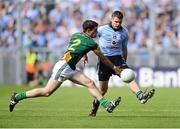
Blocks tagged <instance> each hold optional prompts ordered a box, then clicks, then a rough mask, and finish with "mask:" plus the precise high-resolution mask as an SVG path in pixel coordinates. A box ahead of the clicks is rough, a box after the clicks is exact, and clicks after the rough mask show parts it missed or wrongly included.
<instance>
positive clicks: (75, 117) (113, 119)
mask: <svg viewBox="0 0 180 129" xmlns="http://www.w3.org/2000/svg"><path fill="white" fill-rule="evenodd" d="M29 89H30V88H28V87H14V86H12V87H0V128H21V127H26V128H121V127H123V128H152V127H153V128H177V127H180V89H178V88H174V89H171V88H159V89H156V94H155V96H154V97H153V98H152V100H150V101H149V102H148V103H147V104H145V105H142V104H140V103H139V102H138V101H137V99H136V97H135V95H134V94H132V93H131V91H130V90H129V89H128V88H109V92H108V93H107V95H106V98H108V99H113V98H115V97H116V96H119V95H120V96H121V97H122V103H121V104H120V105H119V107H118V108H117V109H116V110H115V111H114V113H112V114H109V113H107V112H106V111H105V110H104V109H103V108H100V110H99V112H98V114H97V117H95V118H93V117H88V116H87V115H88V113H89V111H90V107H91V102H92V97H91V96H90V94H89V93H88V91H87V89H86V88H78V87H71V88H68V87H63V88H60V89H58V90H57V91H56V92H55V93H54V94H53V95H52V96H50V97H48V98H34V99H28V100H27V99H26V100H24V101H22V102H20V103H19V104H18V105H17V106H16V107H15V110H14V112H12V113H10V112H9V111H8V110H9V109H8V105H9V99H10V94H11V93H12V92H20V91H24V90H29Z"/></svg>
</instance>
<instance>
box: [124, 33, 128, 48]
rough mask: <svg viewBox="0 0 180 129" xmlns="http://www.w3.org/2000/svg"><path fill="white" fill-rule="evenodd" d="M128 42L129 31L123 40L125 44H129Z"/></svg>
mask: <svg viewBox="0 0 180 129" xmlns="http://www.w3.org/2000/svg"><path fill="white" fill-rule="evenodd" d="M127 44H128V33H126V36H125V38H124V40H123V46H127Z"/></svg>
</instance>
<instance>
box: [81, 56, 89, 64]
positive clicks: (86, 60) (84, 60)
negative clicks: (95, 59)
mask: <svg viewBox="0 0 180 129" xmlns="http://www.w3.org/2000/svg"><path fill="white" fill-rule="evenodd" d="M82 60H83V62H84V64H87V63H88V56H87V55H84V56H83V57H82Z"/></svg>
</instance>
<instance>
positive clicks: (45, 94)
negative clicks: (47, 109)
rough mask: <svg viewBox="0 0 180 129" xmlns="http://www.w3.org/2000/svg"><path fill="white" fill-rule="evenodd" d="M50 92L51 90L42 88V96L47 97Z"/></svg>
mask: <svg viewBox="0 0 180 129" xmlns="http://www.w3.org/2000/svg"><path fill="white" fill-rule="evenodd" d="M51 94H52V93H51V91H49V90H46V89H44V91H43V96H44V97H49V96H50V95H51Z"/></svg>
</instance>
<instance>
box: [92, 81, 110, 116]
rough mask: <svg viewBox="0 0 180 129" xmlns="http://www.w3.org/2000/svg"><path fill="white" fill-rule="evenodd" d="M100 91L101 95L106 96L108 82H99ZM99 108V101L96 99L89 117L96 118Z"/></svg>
mask: <svg viewBox="0 0 180 129" xmlns="http://www.w3.org/2000/svg"><path fill="white" fill-rule="evenodd" d="M99 90H100V93H101V94H102V95H103V96H104V95H105V93H106V92H107V90H108V81H99ZM98 108H99V101H98V100H97V99H94V100H93V104H92V109H91V111H90V113H89V116H94V117H95V116H96V113H97V110H98Z"/></svg>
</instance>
